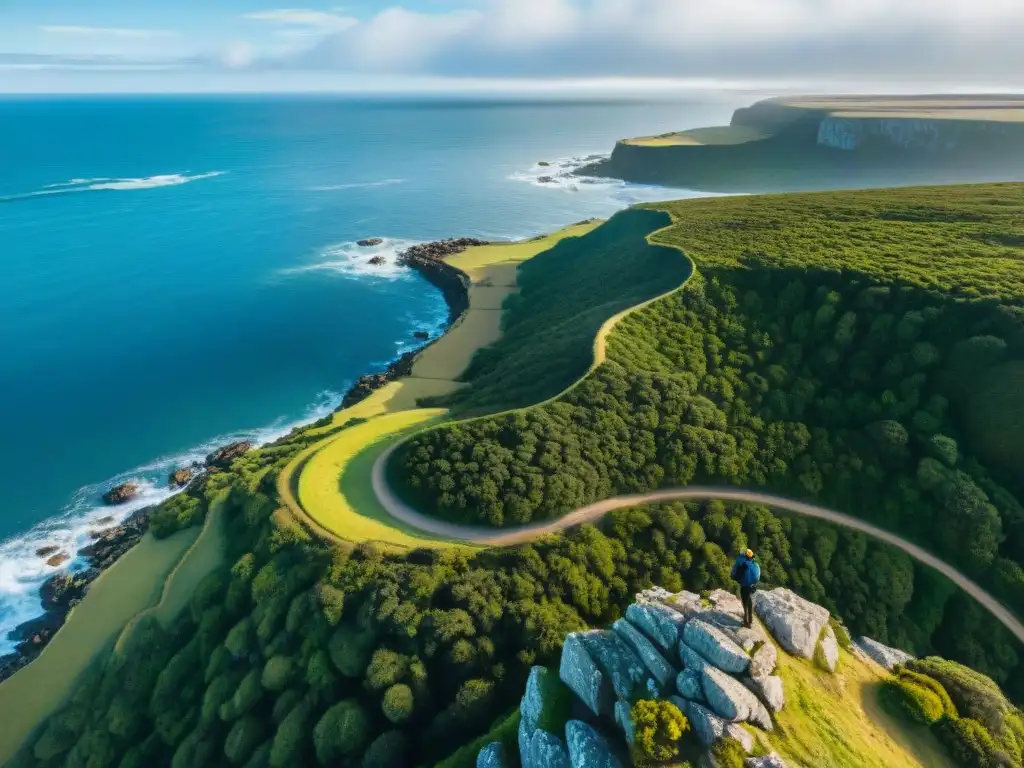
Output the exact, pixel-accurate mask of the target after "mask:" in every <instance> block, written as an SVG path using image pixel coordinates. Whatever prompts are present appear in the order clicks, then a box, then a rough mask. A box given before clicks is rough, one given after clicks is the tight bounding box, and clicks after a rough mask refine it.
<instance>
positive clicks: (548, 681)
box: [477, 587, 838, 768]
mask: <svg viewBox="0 0 1024 768" xmlns="http://www.w3.org/2000/svg"><path fill="white" fill-rule="evenodd" d="M757 594H758V595H759V597H758V599H756V601H755V612H756V614H757V616H758V617H759V618H760V620H761V622H763V625H762V623H761V622H755V624H754V626H752V627H746V626H744V624H743V606H742V604H741V603H740V600H739V599H738V598H737V597H736V596H735V595H733V594H731V593H729V592H725V591H724V590H715V591H714V592H711V593H710V594H709V595H708V596H707V597H705V598H702V597H701V596H699V595H696V594H694V593H692V592H679V593H677V594H672V593H670V592H668V591H667V590H664V589H662V588H660V587H653V588H651V589H647V590H644V591H643V592H641V593H639V594H638V595H637V596H636V602H635V603H633V604H632V605H630V606H629V607H628V609H627V610H626V615H625V617H624V618H621V619H619V620H618V621H616V622H615V623H614V624H613V625H612V626H611V628H610V629H597V630H587V631H583V632H572V633H570V634H569V635H567V636H566V639H565V644H564V646H563V649H562V658H561V663H560V666H559V671H558V675H557V677H556V675H555V673H554V672H553V671H552V670H549V669H546V668H544V667H534V668H533V669H532V670H531V672H530V676H529V679H528V680H527V684H526V691H525V694H524V696H523V699H522V702H521V704H520V716H521V717H520V726H519V733H518V746H519V759H520V764H521V766H522V768H547V766H564V767H565V768H584V766H586V767H587V768H590V767H591V766H601V767H602V768H622V767H623V766H627V765H630V764H631V762H630V750H631V747H632V743H633V741H634V738H635V729H634V725H633V722H632V708H633V705H634V704H635V703H636V702H637V701H638V700H640V699H665V700H668V701H670V702H672V703H673V704H675V705H676V706H677V707H678V708H679V710H680V711H681V712H682V713H683V714H684V715H686V717H687V718H688V719H689V721H690V725H691V728H692V730H693V733H694V735H695V736H696V737H697V739H698V740H699V741H700V743H701V744H702V745H703V746H704V747H705V748H708V749H710V748H711V747H712V746H714V745H715V743H716V742H718V741H719V740H720V739H723V738H732V739H735V740H736V741H738V742H739V743H740V744H741V745H742V746H743V748H744V749H745V750H746V752H747V753H748V754H750V753H751V752H753V751H754V747H755V737H754V735H753V734H752V733H751V732H750V731H749V730H747V729H746V728H743V727H741V726H740V724H741V723H747V724H749V725H752V726H754V727H756V728H757V729H759V730H760V731H762V732H764V733H770V732H771V731H772V730H773V728H774V715H775V714H776V713H778V712H780V711H781V710H782V709H783V708H784V707H785V705H786V697H785V691H784V689H783V681H782V678H781V677H779V676H778V675H777V674H776V673H775V672H776V667H777V665H778V659H779V656H778V654H779V650H778V648H777V647H776V643H778V644H779V645H781V646H782V648H783V649H784V650H785V651H786V652H788V653H791V654H793V655H796V656H802V657H805V658H813V659H814V660H815V663H817V664H819V666H823V669H824V670H825V671H826V672H832V671H834V670H835V666H836V663H837V661H838V645H837V646H836V653H835V658H833V656H832V653H831V651H830V650H827V649H826V648H825V647H824V646H828V645H829V642H830V641H829V639H828V638H829V635H830V633H832V632H833V630H832V628H831V625H830V623H829V621H830V618H831V617H830V615H829V612H828V611H827V610H826V609H825V608H822V607H821V606H818V605H815V604H813V603H810V602H808V601H806V600H804V599H802V598H800V597H798V596H797V595H796V594H794V593H793V592H791V591H790V590H788V589H782V588H780V589H774V590H770V591H766V592H759V593H757ZM766 628H767V631H766ZM831 642H835V636H834V633H833V634H832V635H831ZM823 659H824V662H823ZM760 740H762V741H763V740H764V737H760ZM705 757H706V762H708V763H710V764H711V765H713V764H714V761H713V759H712V758H711V757H710V753H708V754H707V755H705ZM512 764H514V761H513V760H510V759H509V756H508V755H507V754H506V752H505V749H504V747H503V746H502V745H501V744H500V743H494V744H489V745H487V746H485V747H484V748H483V749H482V750H481V751H480V753H479V755H478V758H477V768H507V766H509V765H512ZM747 765H748V766H755V767H757V766H777V767H779V768H784V766H785V762H784V761H783V760H782V759H781V758H780V757H779V756H778V755H775V754H771V755H768V756H767V757H758V758H755V757H750V758H748V761H747Z"/></svg>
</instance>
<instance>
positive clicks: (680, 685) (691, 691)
mask: <svg viewBox="0 0 1024 768" xmlns="http://www.w3.org/2000/svg"><path fill="white" fill-rule="evenodd" d="M704 666H706V665H704ZM703 671H704V667H703V666H702V667H701V668H700V669H699V670H698V669H694V668H693V667H692V666H691V667H687V668H686V669H684V670H683V671H682V672H680V673H679V674H678V675H677V676H676V690H677V691H678V692H679V695H680V696H682V697H683V698H684V699H689V700H690V701H701V702H703V701H704V700H705V699H704V687H703V686H702V685H701V681H700V680H701V673H702V672H703Z"/></svg>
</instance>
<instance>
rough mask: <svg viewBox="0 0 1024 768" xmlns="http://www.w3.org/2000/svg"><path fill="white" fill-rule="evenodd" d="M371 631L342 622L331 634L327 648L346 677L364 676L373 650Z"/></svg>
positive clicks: (332, 659) (336, 665) (338, 668)
mask: <svg viewBox="0 0 1024 768" xmlns="http://www.w3.org/2000/svg"><path fill="white" fill-rule="evenodd" d="M373 643H374V637H373V634H372V633H371V632H367V631H365V630H361V629H359V628H357V627H355V626H353V625H351V624H341V625H340V626H339V627H338V628H337V629H336V630H335V632H334V634H333V635H331V639H330V642H329V643H328V646H327V650H328V651H329V653H330V654H331V661H332V662H334V666H335V667H336V668H337V670H338V671H339V672H341V674H343V675H344V676H345V677H362V676H363V672H365V671H366V665H367V664H368V663H369V660H370V654H371V653H372V652H373Z"/></svg>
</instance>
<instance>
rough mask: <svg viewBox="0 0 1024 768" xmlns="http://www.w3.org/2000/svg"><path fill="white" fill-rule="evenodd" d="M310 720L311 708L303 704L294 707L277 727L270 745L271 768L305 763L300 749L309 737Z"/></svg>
mask: <svg viewBox="0 0 1024 768" xmlns="http://www.w3.org/2000/svg"><path fill="white" fill-rule="evenodd" d="M289 693H291V691H289ZM285 695H288V694H285ZM282 698H283V697H282ZM279 701H280V699H279ZM274 714H275V715H276V714H277V713H276V712H275V713H274ZM275 719H276V718H275ZM308 719H309V707H308V706H307V705H306V703H305V702H301V703H299V704H297V705H296V706H294V707H293V708H292V710H291V711H290V712H289V713H288V714H287V716H286V717H285V718H284V719H283V720H282V721H281V724H280V725H279V726H277V733H275V734H274V741H273V743H272V744H271V745H270V767H271V768H288V767H289V766H293V765H302V764H303V761H302V760H301V759H300V757H301V756H300V755H299V749H300V748H301V746H302V742H303V741H305V740H306V738H307V737H308V730H307V728H306V721H307V720H308Z"/></svg>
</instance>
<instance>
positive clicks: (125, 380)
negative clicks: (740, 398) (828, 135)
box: [0, 94, 749, 653]
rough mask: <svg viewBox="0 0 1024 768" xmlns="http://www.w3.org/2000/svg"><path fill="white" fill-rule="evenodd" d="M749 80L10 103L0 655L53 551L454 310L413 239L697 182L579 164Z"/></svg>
mask: <svg viewBox="0 0 1024 768" xmlns="http://www.w3.org/2000/svg"><path fill="white" fill-rule="evenodd" d="M745 99H747V100H749V97H745V96H744V95H742V94H740V95H739V96H736V97H734V98H728V97H723V96H720V95H714V94H709V95H707V96H706V97H702V98H700V99H692V100H690V101H687V102H657V103H640V102H568V103H566V102H556V101H503V102H497V101H493V102H491V101H464V100H440V99H421V100H401V99H382V100H356V99H346V98H328V97H302V98H292V97H276V98H260V99H257V98H253V97H246V98H237V97H202V98H183V97H174V98H156V97H146V98H142V97H132V98H73V99H72V98H20V97H19V98H6V99H0V270H2V276H3V278H2V280H0V487H2V488H3V503H2V506H0V653H4V652H7V651H9V650H11V648H12V644H11V643H10V642H9V641H6V640H4V638H5V637H6V634H7V632H8V631H9V630H11V629H13V628H14V627H15V626H17V625H18V624H19V623H21V622H22V621H25V620H26V619H29V618H32V617H33V616H35V615H38V614H39V613H40V612H41V607H40V602H39V597H38V589H39V586H40V584H41V583H42V582H43V580H45V579H46V578H47V577H49V576H50V575H51V574H52V573H54V572H55V571H56V570H57V568H52V567H49V566H47V565H46V564H45V562H44V561H43V559H42V558H40V557H38V556H37V555H36V554H35V551H36V550H37V549H38V548H40V547H42V546H45V545H56V546H59V547H60V548H61V549H63V550H65V551H67V552H69V553H71V554H74V552H75V551H76V550H77V549H78V548H80V547H81V546H84V545H85V544H86V543H88V541H89V538H88V533H89V531H90V530H95V529H96V528H97V527H102V525H101V524H100V523H98V521H99V520H101V519H103V518H105V517H107V516H110V515H113V516H114V517H115V518H116V519H123V518H124V517H125V516H126V515H128V514H129V513H130V512H132V511H133V510H135V509H137V508H139V507H141V506H146V505H149V504H152V503H154V502H158V501H160V500H161V499H163V498H165V497H167V496H168V495H169V494H170V493H171V491H170V490H169V489H168V488H167V475H168V473H169V472H170V471H171V470H172V469H174V468H176V467H178V466H180V465H183V464H187V463H189V462H190V461H192V460H197V459H202V457H203V456H204V455H205V454H206V453H207V452H209V451H210V450H211V449H212V448H214V447H216V446H219V445H223V444H224V443H226V442H228V441H230V440H233V439H240V438H249V439H253V440H255V441H257V442H266V441H269V440H272V439H274V438H276V437H277V436H279V435H282V434H284V433H286V432H287V431H288V430H289V429H290V428H291V427H293V426H295V425H297V424H300V423H303V422H305V421H309V420H312V419H315V418H318V417H319V416H322V415H325V414H327V413H329V412H330V411H331V410H333V409H334V408H335V407H336V406H337V404H338V402H339V401H340V398H341V395H342V394H343V393H344V391H345V390H346V388H347V387H348V386H349V385H350V384H351V382H352V381H353V380H354V379H355V378H356V377H358V376H359V375H362V374H363V373H367V372H370V371H371V370H375V369H379V368H382V367H383V366H384V365H385V364H386V363H387V362H388V361H390V360H391V359H393V358H394V357H395V356H396V355H397V354H399V353H401V352H403V351H405V350H407V349H411V348H413V346H414V344H415V342H414V340H413V333H414V332H415V331H416V330H420V329H426V330H429V331H431V332H432V333H433V332H436V331H439V330H440V329H441V328H442V327H443V323H444V319H445V316H446V307H445V305H444V302H443V300H442V298H441V295H440V293H439V292H438V291H437V290H436V289H434V288H433V287H432V286H430V285H429V284H428V283H427V282H425V281H424V280H423V279H422V278H420V277H418V276H417V275H415V274H413V273H412V272H409V271H407V270H404V269H401V268H399V267H397V266H396V265H395V263H394V259H395V255H396V253H397V252H398V251H399V250H401V249H402V248H403V247H406V246H407V245H409V244H411V243H415V242H422V241H427V240H433V239H439V238H445V237H452V236H473V237H480V238H485V239H491V240H511V239H518V238H523V237H529V236H533V235H536V234H539V233H542V232H547V231H550V230H553V229H556V228H559V227H561V226H563V225H566V224H569V223H572V222H574V221H578V220H580V219H584V218H589V217H592V216H608V215H610V214H611V213H613V212H614V211H616V210H618V209H620V208H623V207H625V206H627V205H629V204H632V203H635V202H639V201H644V200H655V199H665V198H673V197H682V196H685V195H687V194H693V193H687V192H684V191H679V190H664V189H659V188H651V187H640V186H633V185H628V184H624V183H619V182H610V181H609V182H601V183H593V184H590V183H581V182H580V181H579V180H578V179H575V178H573V177H571V176H569V175H568V171H570V170H571V169H572V168H573V167H575V166H577V165H578V164H579V163H580V162H581V159H582V158H585V157H587V156H588V155H593V154H603V153H607V152H609V151H610V150H611V148H612V146H613V145H614V142H615V140H616V139H618V138H620V137H623V136H629V135H639V134H654V133H660V132H664V131H668V130H678V129H680V128H686V127H694V126H698V125H710V124H717V123H723V122H727V121H728V118H729V115H730V114H731V112H732V110H733V109H734V108H735V107H736V106H739V105H740V104H741V103H743V102H744V100H745ZM541 161H544V162H550V163H552V165H548V166H545V165H540V164H539V163H540V162H541ZM545 177H552V178H550V179H546V178H545ZM367 237H382V238H385V240H384V243H383V244H381V245H380V246H377V247H375V248H360V247H358V246H357V245H356V244H355V242H354V241H356V240H357V239H360V238H367ZM377 255H379V256H383V257H384V259H385V263H384V264H381V265H372V264H370V263H369V261H370V259H371V258H372V257H373V256H377ZM128 479H132V480H135V481H137V482H139V483H140V484H141V485H142V488H143V493H142V494H141V496H140V497H139V498H138V499H136V500H135V501H133V502H131V503H129V504H126V505H122V506H118V507H105V506H104V505H103V504H102V502H101V500H100V495H101V494H102V493H103V491H105V490H106V489H107V488H109V487H110V486H111V485H113V484H116V483H119V482H123V481H125V480H128ZM82 566H83V563H82V562H81V560H80V559H77V558H73V559H72V560H71V561H69V562H68V563H64V564H62V565H60V566H58V568H81V567H82Z"/></svg>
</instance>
